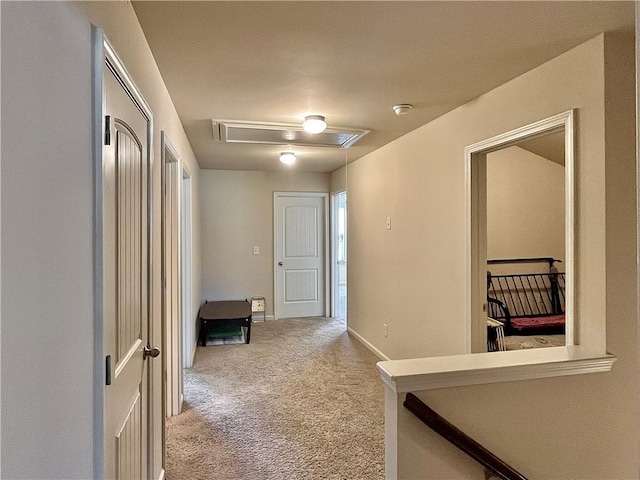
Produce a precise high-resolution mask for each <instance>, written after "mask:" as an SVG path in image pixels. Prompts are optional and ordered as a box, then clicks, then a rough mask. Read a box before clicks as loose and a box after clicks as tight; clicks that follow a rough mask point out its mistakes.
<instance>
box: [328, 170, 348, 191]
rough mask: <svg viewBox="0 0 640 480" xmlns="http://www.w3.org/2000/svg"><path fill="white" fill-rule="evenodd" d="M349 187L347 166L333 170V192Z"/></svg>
mask: <svg viewBox="0 0 640 480" xmlns="http://www.w3.org/2000/svg"><path fill="white" fill-rule="evenodd" d="M346 188H347V167H342V168H339V169H338V170H335V171H333V172H331V192H332V193H333V192H339V191H341V190H346Z"/></svg>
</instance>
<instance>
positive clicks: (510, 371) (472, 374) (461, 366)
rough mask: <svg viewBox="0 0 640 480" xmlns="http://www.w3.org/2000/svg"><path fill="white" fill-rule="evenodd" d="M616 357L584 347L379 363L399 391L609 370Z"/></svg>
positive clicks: (390, 384) (389, 382)
mask: <svg viewBox="0 0 640 480" xmlns="http://www.w3.org/2000/svg"><path fill="white" fill-rule="evenodd" d="M615 361H616V357H615V356H614V355H611V354H609V353H607V354H601V353H600V354H594V353H593V352H587V351H585V349H584V348H581V347H580V346H572V347H557V348H545V349H532V350H520V351H510V352H492V353H475V354H470V355H452V356H446V357H428V358H413V359H406V360H388V361H383V362H378V364H377V366H378V369H379V370H380V373H381V376H382V380H383V381H384V383H385V384H386V385H387V386H388V387H390V388H391V389H392V390H393V391H394V392H396V393H406V392H417V391H422V390H432V389H435V388H447V387H460V386H465V385H479V384H489V383H498V382H512V381H516V380H531V379H537V378H550V377H561V376H567V375H580V374H584V373H597V372H608V371H610V370H611V368H612V366H613V363H614V362H615Z"/></svg>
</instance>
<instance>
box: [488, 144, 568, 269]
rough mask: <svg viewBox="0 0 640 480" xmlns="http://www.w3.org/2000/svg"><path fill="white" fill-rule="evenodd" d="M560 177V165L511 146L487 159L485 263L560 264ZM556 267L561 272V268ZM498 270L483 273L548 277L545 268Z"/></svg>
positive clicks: (562, 255)
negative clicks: (544, 260) (539, 260)
mask: <svg viewBox="0 0 640 480" xmlns="http://www.w3.org/2000/svg"><path fill="white" fill-rule="evenodd" d="M564 176H565V169H564V166H563V165H559V164H557V163H555V162H552V161H550V160H547V159H546V158H543V157H540V156H539V155H536V154H534V153H531V152H529V151H527V150H524V149H522V148H520V147H517V146H513V147H509V148H505V149H502V150H498V151H496V152H492V153H489V154H488V155H487V258H489V259H491V258H525V257H553V258H557V259H560V260H566V259H565V253H564V251H565V245H564V241H565V231H564V223H565V220H564V215H565V208H564V203H565V200H564V192H565V188H564ZM556 266H557V267H558V268H559V270H561V271H562V270H563V268H564V263H558V264H557V265H556ZM501 267H502V268H501ZM504 267H505V266H504V265H491V266H490V268H489V270H491V271H492V272H493V273H495V274H497V273H503V272H504V273H529V272H538V271H539V272H548V271H549V266H548V265H547V264H539V265H528V266H527V267H526V269H523V266H522V265H518V266H509V267H510V268H511V270H510V271H505V270H506V269H505V268H504ZM513 268H515V269H516V270H513Z"/></svg>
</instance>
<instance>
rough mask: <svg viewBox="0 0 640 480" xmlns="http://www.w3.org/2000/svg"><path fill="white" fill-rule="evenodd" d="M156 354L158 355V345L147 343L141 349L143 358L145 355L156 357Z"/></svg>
mask: <svg viewBox="0 0 640 480" xmlns="http://www.w3.org/2000/svg"><path fill="white" fill-rule="evenodd" d="M158 355H160V349H159V348H158V347H150V346H149V345H147V346H146V347H144V349H143V350H142V359H143V360H146V359H147V357H151V358H156V357H157V356H158Z"/></svg>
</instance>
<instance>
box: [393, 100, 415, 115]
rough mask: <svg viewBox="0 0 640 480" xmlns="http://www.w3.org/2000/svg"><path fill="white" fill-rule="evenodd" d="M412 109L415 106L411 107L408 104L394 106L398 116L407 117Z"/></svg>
mask: <svg viewBox="0 0 640 480" xmlns="http://www.w3.org/2000/svg"><path fill="white" fill-rule="evenodd" d="M412 108H413V105H410V104H408V103H400V104H398V105H394V106H393V111H394V112H395V113H396V115H406V114H407V113H409V110H411V109H412Z"/></svg>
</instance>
